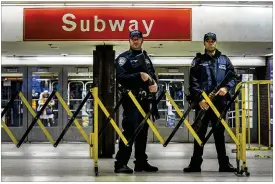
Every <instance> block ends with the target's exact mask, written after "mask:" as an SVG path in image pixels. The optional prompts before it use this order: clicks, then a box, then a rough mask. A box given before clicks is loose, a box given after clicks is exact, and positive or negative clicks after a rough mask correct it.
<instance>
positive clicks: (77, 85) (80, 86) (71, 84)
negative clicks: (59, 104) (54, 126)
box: [63, 66, 93, 142]
mask: <svg viewBox="0 0 275 184" xmlns="http://www.w3.org/2000/svg"><path fill="white" fill-rule="evenodd" d="M63 79H65V80H64V85H66V86H67V87H66V88H65V89H64V90H65V91H64V100H66V101H67V104H68V106H69V108H70V110H71V111H72V113H74V112H75V111H76V110H77V109H78V107H79V106H80V104H81V102H82V101H83V100H84V98H85V96H86V95H87V93H88V92H89V91H90V88H91V87H92V81H93V73H92V67H91V66H87V67H84V66H83V67H79V68H77V67H66V68H64V75H63ZM69 118H70V117H69V116H67V117H64V121H63V122H64V123H63V127H65V126H66V123H67V122H69ZM76 120H77V121H78V122H79V124H80V125H81V126H82V128H83V129H84V131H85V132H86V134H87V135H88V136H89V135H90V133H91V132H92V128H93V100H92V97H90V98H89V99H88V100H87V101H86V103H85V104H84V106H83V107H82V108H81V110H80V112H79V113H78V115H77V117H76ZM64 141H70V142H79V141H81V142H84V141H85V140H84V138H83V136H82V135H81V134H80V132H79V130H78V129H77V127H76V125H75V124H74V123H73V124H72V126H71V127H70V129H69V130H68V132H67V134H66V135H65V136H64Z"/></svg>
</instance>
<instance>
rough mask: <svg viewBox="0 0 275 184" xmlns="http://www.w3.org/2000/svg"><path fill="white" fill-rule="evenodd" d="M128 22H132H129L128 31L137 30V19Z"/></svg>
mask: <svg viewBox="0 0 275 184" xmlns="http://www.w3.org/2000/svg"><path fill="white" fill-rule="evenodd" d="M129 23H133V24H131V25H130V26H129V31H134V30H138V21H136V20H130V21H129ZM133 27H134V28H133Z"/></svg>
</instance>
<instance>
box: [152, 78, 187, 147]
mask: <svg viewBox="0 0 275 184" xmlns="http://www.w3.org/2000/svg"><path fill="white" fill-rule="evenodd" d="M158 78H159V87H160V90H159V94H160V93H161V92H162V91H163V90H164V89H165V90H166V91H168V93H169V94H170V96H171V97H172V99H173V100H174V101H175V103H176V104H177V105H178V107H179V108H180V110H181V111H182V112H183V113H184V74H183V73H172V74H171V73H159V74H158ZM159 94H158V95H159ZM158 109H159V113H160V117H161V118H160V119H159V120H157V121H156V123H155V126H156V127H157V128H158V130H159V132H160V134H161V135H162V136H163V138H164V139H165V140H166V139H167V138H168V136H169V135H170V133H171V132H172V130H173V129H174V127H175V125H176V124H177V123H178V122H179V120H180V117H179V115H178V114H177V112H176V110H175V109H174V108H173V106H172V104H171V103H170V102H169V100H168V98H166V97H165V98H163V99H162V100H161V101H160V103H159V104H158ZM153 141H154V142H155V141H158V140H157V138H156V137H155V135H154V136H153ZM184 141H188V132H187V130H186V127H185V126H184V124H183V125H182V126H181V128H180V129H179V130H178V132H177V133H176V134H175V136H174V137H173V139H172V140H171V142H184Z"/></svg>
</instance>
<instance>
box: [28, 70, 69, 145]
mask: <svg viewBox="0 0 275 184" xmlns="http://www.w3.org/2000/svg"><path fill="white" fill-rule="evenodd" d="M39 69H41V70H47V71H46V72H54V73H57V74H58V84H59V88H58V92H59V93H60V94H62V91H63V88H64V87H63V85H62V84H63V77H62V67H58V66H54V67H50V66H45V67H37V66H33V67H28V81H30V82H29V83H28V95H27V99H28V102H29V103H30V104H31V102H32V74H33V72H38V70H39ZM56 103H58V120H57V122H55V123H57V126H54V127H47V126H45V128H47V130H48V131H49V133H50V134H51V135H52V138H53V139H54V140H57V138H58V136H59V135H60V133H61V131H62V123H63V122H64V119H63V107H62V105H61V104H60V102H59V101H57V102H56ZM32 120H33V117H32V115H31V114H30V113H28V125H30V124H31V122H32ZM28 141H29V142H49V141H48V139H47V138H46V136H45V134H44V133H43V132H42V130H41V129H40V127H39V126H34V127H33V129H32V130H31V132H30V133H29V135H28Z"/></svg>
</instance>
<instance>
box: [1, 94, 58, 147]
mask: <svg viewBox="0 0 275 184" xmlns="http://www.w3.org/2000/svg"><path fill="white" fill-rule="evenodd" d="M18 96H19V97H20V98H21V100H22V102H23V103H24V105H25V106H26V107H27V109H28V111H29V112H30V113H31V115H32V116H33V117H34V118H35V116H36V113H35V112H34V110H33V108H32V107H31V105H30V104H29V102H28V101H27V99H26V98H25V97H24V95H23V93H22V92H19V94H18ZM1 122H2V126H3V128H4V130H5V131H6V133H7V134H8V136H9V137H10V138H11V140H12V142H13V143H14V144H15V145H17V144H18V141H17V140H16V139H15V137H14V135H13V134H12V132H11V131H10V129H9V128H8V127H7V125H6V123H5V122H4V121H3V120H2V121H1ZM37 123H38V125H39V127H40V128H41V129H42V131H43V133H44V134H45V135H46V137H47V138H48V140H49V141H50V143H51V144H52V145H53V144H54V140H53V138H52V136H51V135H50V133H49V131H48V130H47V129H46V128H45V126H44V125H43V123H42V122H41V120H40V119H38V120H37Z"/></svg>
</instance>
